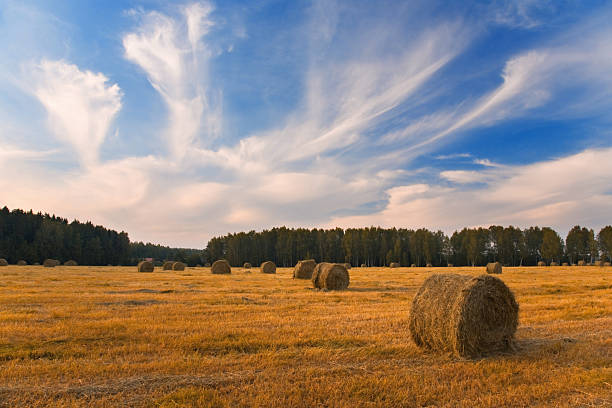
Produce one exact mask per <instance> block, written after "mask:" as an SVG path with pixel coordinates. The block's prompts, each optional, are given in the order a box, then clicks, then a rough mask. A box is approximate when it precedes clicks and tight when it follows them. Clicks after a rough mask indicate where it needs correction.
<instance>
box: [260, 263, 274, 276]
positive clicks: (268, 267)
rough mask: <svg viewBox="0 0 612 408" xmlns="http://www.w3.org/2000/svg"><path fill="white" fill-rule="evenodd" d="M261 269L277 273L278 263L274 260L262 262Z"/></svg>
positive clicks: (265, 271)
mask: <svg viewBox="0 0 612 408" xmlns="http://www.w3.org/2000/svg"><path fill="white" fill-rule="evenodd" d="M260 269H261V271H262V272H263V273H276V264H275V263H274V262H272V261H266V262H264V263H262V264H261V266H260Z"/></svg>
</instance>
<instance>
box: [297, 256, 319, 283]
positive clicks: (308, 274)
mask: <svg viewBox="0 0 612 408" xmlns="http://www.w3.org/2000/svg"><path fill="white" fill-rule="evenodd" d="M315 266H317V263H316V262H315V260H314V259H304V260H302V261H299V262H298V263H297V264H295V268H294V269H293V277H294V278H295V279H310V278H312V271H314V268H315Z"/></svg>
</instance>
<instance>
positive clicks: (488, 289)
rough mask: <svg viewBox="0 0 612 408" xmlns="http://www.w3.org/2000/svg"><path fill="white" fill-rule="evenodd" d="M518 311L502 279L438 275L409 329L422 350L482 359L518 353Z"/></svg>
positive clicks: (419, 299) (421, 294) (418, 300)
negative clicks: (512, 350) (514, 348)
mask: <svg viewBox="0 0 612 408" xmlns="http://www.w3.org/2000/svg"><path fill="white" fill-rule="evenodd" d="M518 310H519V306H518V304H517V303H516V300H515V299H514V295H513V293H512V291H510V289H508V287H507V286H506V285H505V284H504V282H503V281H502V280H501V279H499V278H496V277H494V276H491V275H480V276H477V277H473V276H467V275H456V274H435V275H432V276H430V277H429V278H427V280H425V282H424V283H423V285H422V286H421V288H420V289H419V291H418V292H417V294H416V296H415V297H414V300H413V301H412V309H411V311H410V317H409V324H408V328H409V330H410V335H411V337H412V339H413V340H414V342H415V343H416V345H417V346H419V347H425V348H428V349H431V350H440V351H449V352H452V353H454V354H456V355H459V356H463V357H476V356H479V355H482V354H486V353H489V352H495V351H506V350H508V349H510V348H511V347H512V343H513V338H514V333H515V332H516V328H517V326H518Z"/></svg>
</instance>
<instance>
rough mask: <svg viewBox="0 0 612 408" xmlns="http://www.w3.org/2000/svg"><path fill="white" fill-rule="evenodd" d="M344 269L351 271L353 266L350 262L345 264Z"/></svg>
mask: <svg viewBox="0 0 612 408" xmlns="http://www.w3.org/2000/svg"><path fill="white" fill-rule="evenodd" d="M344 267H345V268H346V269H347V270H349V269H351V264H350V263H348V262H346V263H344Z"/></svg>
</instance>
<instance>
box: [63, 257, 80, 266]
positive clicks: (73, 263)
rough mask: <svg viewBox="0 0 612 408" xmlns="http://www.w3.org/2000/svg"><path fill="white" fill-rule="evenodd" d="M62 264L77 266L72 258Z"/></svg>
mask: <svg viewBox="0 0 612 408" xmlns="http://www.w3.org/2000/svg"><path fill="white" fill-rule="evenodd" d="M64 266H78V263H77V261H75V260H74V259H71V260H69V261H66V262H64Z"/></svg>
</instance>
